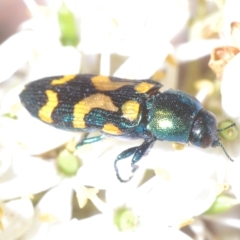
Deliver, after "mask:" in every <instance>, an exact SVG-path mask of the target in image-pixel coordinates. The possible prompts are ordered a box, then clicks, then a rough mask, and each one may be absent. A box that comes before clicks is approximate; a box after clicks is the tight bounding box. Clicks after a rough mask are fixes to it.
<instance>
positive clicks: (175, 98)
mask: <svg viewBox="0 0 240 240" xmlns="http://www.w3.org/2000/svg"><path fill="white" fill-rule="evenodd" d="M147 108H148V110H149V115H148V125H147V129H148V130H149V131H150V132H151V133H152V134H153V135H154V136H155V137H156V138H157V139H159V140H165V141H172V142H179V143H188V142H189V135H190V133H191V129H192V126H193V123H194V120H195V118H196V116H197V114H198V112H199V111H200V110H201V109H202V105H201V103H200V102H199V101H198V100H197V99H196V98H194V97H192V96H190V95H188V94H186V93H184V92H182V91H175V90H171V89H170V90H168V91H165V92H163V93H160V94H157V95H155V96H153V97H152V98H151V99H150V100H149V101H148V103H147Z"/></svg>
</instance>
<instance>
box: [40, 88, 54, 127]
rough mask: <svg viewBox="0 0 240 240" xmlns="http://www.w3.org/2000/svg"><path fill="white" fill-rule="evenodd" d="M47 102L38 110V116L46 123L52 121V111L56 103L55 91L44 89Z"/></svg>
mask: <svg viewBox="0 0 240 240" xmlns="http://www.w3.org/2000/svg"><path fill="white" fill-rule="evenodd" d="M46 95H47V103H46V104H45V105H44V106H43V107H41V109H40V110H39V111H38V116H39V118H40V119H41V120H42V121H44V122H47V123H52V122H53V120H52V117H51V115H52V112H53V110H54V109H55V107H57V105H58V98H57V93H56V92H54V91H52V90H47V91H46Z"/></svg>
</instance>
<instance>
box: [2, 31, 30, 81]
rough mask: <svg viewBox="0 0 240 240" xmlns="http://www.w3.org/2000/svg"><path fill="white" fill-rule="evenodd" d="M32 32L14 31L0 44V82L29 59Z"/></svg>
mask: <svg viewBox="0 0 240 240" xmlns="http://www.w3.org/2000/svg"><path fill="white" fill-rule="evenodd" d="M32 45H33V32H32V31H22V32H19V33H16V34H15V35H13V36H12V37H10V38H9V39H7V40H6V41H5V42H4V43H3V44H2V45H0V66H1V72H0V82H2V81H5V80H6V79H8V78H9V77H11V76H12V75H13V74H14V73H15V72H16V71H17V70H18V69H19V68H20V67H22V66H23V65H24V64H25V63H26V62H28V60H29V59H30V56H31V53H32V48H33V46H32Z"/></svg>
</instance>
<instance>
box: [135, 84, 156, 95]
mask: <svg viewBox="0 0 240 240" xmlns="http://www.w3.org/2000/svg"><path fill="white" fill-rule="evenodd" d="M153 86H154V84H151V83H147V82H141V83H139V84H137V85H136V86H135V87H134V89H135V90H136V91H137V92H139V93H146V92H148V91H149V90H150V89H151V88H152V87H153Z"/></svg>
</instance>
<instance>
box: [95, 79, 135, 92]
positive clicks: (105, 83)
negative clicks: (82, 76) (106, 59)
mask: <svg viewBox="0 0 240 240" xmlns="http://www.w3.org/2000/svg"><path fill="white" fill-rule="evenodd" d="M91 81H92V84H93V85H94V87H95V88H96V89H97V90H101V91H113V90H116V89H118V88H120V87H123V86H127V85H129V86H132V85H134V81H133V82H130V81H126V82H120V81H119V82H114V81H111V79H110V78H109V77H106V76H96V77H93V78H92V79H91Z"/></svg>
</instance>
